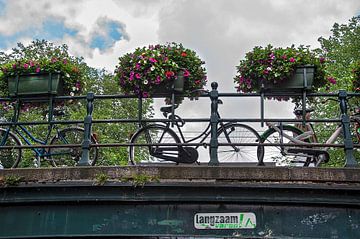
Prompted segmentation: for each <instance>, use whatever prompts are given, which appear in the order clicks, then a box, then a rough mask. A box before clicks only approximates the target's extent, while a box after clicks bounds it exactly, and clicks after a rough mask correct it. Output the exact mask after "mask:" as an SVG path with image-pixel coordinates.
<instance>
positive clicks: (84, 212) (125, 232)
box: [0, 203, 360, 238]
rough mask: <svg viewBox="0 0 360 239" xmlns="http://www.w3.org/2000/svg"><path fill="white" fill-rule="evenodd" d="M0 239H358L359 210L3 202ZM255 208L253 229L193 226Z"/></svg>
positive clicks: (286, 206)
mask: <svg viewBox="0 0 360 239" xmlns="http://www.w3.org/2000/svg"><path fill="white" fill-rule="evenodd" d="M1 211H2V212H1V219H0V223H1V227H2V228H3V229H1V237H20V238H26V237H33V236H38V237H41V236H45V237H50V238H53V237H57V236H58V237H60V236H61V237H64V236H69V237H70V236H72V237H73V236H85V235H89V236H114V235H116V236H142V235H147V236H149V235H156V236H176V235H177V236H190V235H191V236H221V237H225V236H243V237H246V236H247V237H251V238H253V237H265V236H267V237H271V236H273V237H295V238H304V237H305V238H360V228H359V225H360V210H359V209H346V208H328V207H311V206H307V207H304V206H289V205H284V206H281V205H246V204H244V205H241V204H240V203H239V204H229V203H219V204H208V203H207V204H205V203H203V204H201V205H199V204H198V203H195V204H194V203H187V204H183V203H181V204H179V203H171V204H169V203H161V204H155V203H154V204H147V203H138V204H137V205H133V204H113V203H112V204H99V203H97V204H86V205H79V204H74V205H63V204H58V205H56V204H52V205H37V206H16V207H14V206H5V207H2V208H1ZM200 212H204V213H210V212H216V213H218V212H221V213H226V212H229V213H234V212H253V213H255V215H256V220H257V221H256V227H255V229H236V230H235V229H228V230H225V229H224V230H197V229H195V228H194V215H195V214H196V213H200Z"/></svg>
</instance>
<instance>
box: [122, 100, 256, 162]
mask: <svg viewBox="0 0 360 239" xmlns="http://www.w3.org/2000/svg"><path fill="white" fill-rule="evenodd" d="M218 102H219V104H221V103H222V102H221V100H219V101H218ZM177 107H178V105H174V106H172V105H170V106H164V107H161V108H160V111H161V112H162V113H163V115H164V117H165V118H166V119H170V120H172V121H168V122H166V123H161V124H160V123H159V124H157V123H152V124H143V125H142V126H141V127H140V128H139V129H138V130H137V131H136V132H135V133H134V134H133V136H132V137H131V139H130V143H131V146H130V147H129V162H130V164H132V165H136V164H139V163H140V164H143V163H165V162H175V163H176V164H179V163H185V164H191V163H195V162H196V163H197V164H200V162H199V161H198V157H199V153H198V148H199V147H200V146H201V145H203V146H204V147H206V144H205V143H204V142H205V140H206V139H207V138H208V136H209V135H210V133H211V123H210V122H209V124H208V126H207V127H206V128H205V130H204V131H203V132H202V133H200V134H199V135H196V136H195V137H192V138H190V139H188V140H186V139H185V136H184V134H183V132H182V130H181V128H182V127H183V126H184V125H185V121H184V120H183V119H182V118H181V117H180V116H178V115H176V114H175V112H174V110H175V109H176V108H177ZM217 116H218V117H219V119H220V114H219V112H217ZM172 126H173V127H176V129H177V132H179V135H178V134H177V133H176V132H175V131H174V130H172V129H171V127H172ZM217 137H218V142H219V144H221V143H224V144H227V145H226V146H220V145H219V147H218V160H219V162H220V163H225V162H229V161H231V160H232V161H237V162H238V161H239V160H244V161H246V160H249V161H250V160H251V161H256V160H257V152H256V151H257V150H256V149H251V147H249V146H246V147H244V146H240V145H241V144H242V143H255V144H257V142H258V141H259V140H260V136H259V134H258V133H257V132H256V131H255V130H254V129H253V128H251V127H250V126H248V125H244V124H240V123H232V122H228V123H224V122H221V121H220V122H219V126H218V128H217ZM196 140H199V141H200V142H199V145H198V146H194V147H190V146H183V144H185V145H186V144H188V143H192V142H194V141H196ZM179 144H181V145H179ZM255 147H256V146H254V148H255Z"/></svg>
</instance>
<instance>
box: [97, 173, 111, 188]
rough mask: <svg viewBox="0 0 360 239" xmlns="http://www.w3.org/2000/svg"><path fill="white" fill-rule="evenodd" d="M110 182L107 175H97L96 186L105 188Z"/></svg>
mask: <svg viewBox="0 0 360 239" xmlns="http://www.w3.org/2000/svg"><path fill="white" fill-rule="evenodd" d="M108 180H109V175H107V174H105V173H99V174H96V175H95V185H97V186H103V185H104V184H105V183H106V182H107V181H108Z"/></svg>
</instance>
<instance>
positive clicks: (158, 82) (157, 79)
mask: <svg viewBox="0 0 360 239" xmlns="http://www.w3.org/2000/svg"><path fill="white" fill-rule="evenodd" d="M160 83H161V77H160V76H157V77H156V80H155V84H157V85H158V84H160Z"/></svg>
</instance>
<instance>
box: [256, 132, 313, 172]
mask: <svg viewBox="0 0 360 239" xmlns="http://www.w3.org/2000/svg"><path fill="white" fill-rule="evenodd" d="M282 132H283V134H286V135H289V136H291V137H296V136H298V135H300V134H302V133H303V131H301V130H300V129H298V128H296V127H294V126H291V125H283V126H282ZM260 142H261V143H271V144H279V143H281V142H282V143H283V144H291V143H292V142H291V141H290V140H289V139H288V138H286V137H284V136H282V135H280V133H279V132H277V131H276V130H275V129H273V128H270V129H268V130H267V131H265V132H264V133H263V134H262V135H261V141H260ZM304 142H307V143H310V140H309V139H305V140H304ZM294 147H295V146H294ZM286 148H289V146H280V145H279V146H262V147H260V146H259V165H264V163H266V162H275V163H276V165H278V166H282V165H285V166H287V165H290V166H301V167H307V166H309V165H310V163H311V162H312V157H306V156H299V155H292V154H288V153H286V151H285V150H286Z"/></svg>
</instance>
